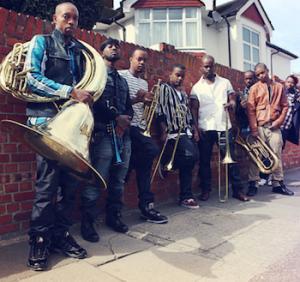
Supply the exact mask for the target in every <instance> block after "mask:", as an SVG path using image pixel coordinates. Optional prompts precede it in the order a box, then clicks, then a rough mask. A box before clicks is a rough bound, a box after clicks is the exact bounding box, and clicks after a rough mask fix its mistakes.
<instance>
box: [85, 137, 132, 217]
mask: <svg viewBox="0 0 300 282" xmlns="http://www.w3.org/2000/svg"><path fill="white" fill-rule="evenodd" d="M130 154H131V141H130V138H129V134H125V135H124V136H123V138H122V151H121V152H120V155H121V159H122V161H123V162H122V164H119V165H115V149H114V147H113V144H112V137H111V135H109V134H108V133H106V132H99V133H98V134H97V136H95V137H94V141H93V143H92V145H91V161H92V165H93V166H94V167H95V169H96V170H97V171H98V172H99V173H100V174H101V175H102V177H103V178H104V180H105V181H106V183H107V190H108V195H107V200H106V212H107V214H109V213H111V214H112V213H115V212H118V211H120V210H121V208H122V206H123V202H122V197H123V190H124V182H125V181H124V180H125V177H126V174H127V170H128V167H129V160H130ZM99 196H100V190H99V187H96V186H92V185H89V186H87V187H85V188H84V189H83V190H82V192H81V209H82V214H83V216H86V217H89V218H90V219H92V220H95V219H96V217H97V216H98V208H97V200H98V199H99Z"/></svg>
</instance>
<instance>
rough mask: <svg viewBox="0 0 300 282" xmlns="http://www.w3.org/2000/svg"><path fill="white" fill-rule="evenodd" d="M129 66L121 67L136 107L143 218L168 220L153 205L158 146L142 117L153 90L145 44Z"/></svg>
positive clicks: (135, 155) (135, 153)
mask: <svg viewBox="0 0 300 282" xmlns="http://www.w3.org/2000/svg"><path fill="white" fill-rule="evenodd" d="M129 60H130V68H129V69H128V70H122V71H119V73H120V74H121V76H123V77H124V78H125V79H126V81H127V83H128V86H129V93H130V98H131V102H132V108H133V111H134V115H133V119H132V121H131V128H130V137H131V142H132V156H131V163H132V166H133V168H134V169H135V171H136V182H137V187H138V197H139V209H140V211H141V218H142V219H144V220H146V221H148V222H152V223H166V222H168V219H167V217H166V216H164V215H162V214H161V213H160V212H159V211H157V210H155V209H154V194H153V192H152V191H151V183H150V175H151V168H152V164H153V160H154V158H155V157H156V155H157V154H158V148H157V145H156V144H155V142H154V141H153V139H152V138H151V137H147V136H144V135H143V134H142V133H143V131H144V130H145V127H146V123H145V120H144V118H143V113H144V105H145V104H147V105H149V104H151V102H152V99H153V93H150V92H148V83H147V81H146V80H144V79H142V78H141V76H142V74H143V73H144V70H145V63H146V61H147V52H146V50H145V49H143V48H137V49H135V50H134V51H133V52H132V54H131V56H130V59H129Z"/></svg>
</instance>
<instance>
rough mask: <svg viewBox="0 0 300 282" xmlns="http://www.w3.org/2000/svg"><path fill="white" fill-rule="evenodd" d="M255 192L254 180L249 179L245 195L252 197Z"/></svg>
mask: <svg viewBox="0 0 300 282" xmlns="http://www.w3.org/2000/svg"><path fill="white" fill-rule="evenodd" d="M256 193H257V187H256V186H255V181H249V186H248V192H247V196H249V197H253V196H255V195H256Z"/></svg>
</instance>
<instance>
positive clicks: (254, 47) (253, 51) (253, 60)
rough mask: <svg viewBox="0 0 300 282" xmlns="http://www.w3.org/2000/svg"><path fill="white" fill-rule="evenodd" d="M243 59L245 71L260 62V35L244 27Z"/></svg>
mask: <svg viewBox="0 0 300 282" xmlns="http://www.w3.org/2000/svg"><path fill="white" fill-rule="evenodd" d="M243 58H244V70H245V71H247V70H250V69H251V70H253V69H254V66H255V65H256V64H257V63H258V62H259V33H258V32H256V31H254V30H252V29H250V28H248V27H243Z"/></svg>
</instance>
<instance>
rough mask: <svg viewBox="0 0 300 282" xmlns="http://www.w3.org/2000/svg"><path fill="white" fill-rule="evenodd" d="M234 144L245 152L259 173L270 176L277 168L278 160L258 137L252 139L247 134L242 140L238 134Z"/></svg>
mask: <svg viewBox="0 0 300 282" xmlns="http://www.w3.org/2000/svg"><path fill="white" fill-rule="evenodd" d="M235 142H236V143H237V144H239V145H240V146H242V147H243V148H244V149H245V150H246V152H247V153H248V154H249V156H250V158H251V159H252V161H254V163H255V164H256V165H257V167H258V169H259V171H260V172H262V173H265V174H270V173H272V171H273V170H275V169H276V168H277V167H278V165H279V159H278V157H277V155H276V154H275V153H274V152H273V151H272V149H271V148H270V147H269V146H268V145H267V144H266V143H265V142H264V141H263V140H262V139H261V138H260V137H259V136H256V137H254V136H252V135H250V134H249V135H248V136H247V137H246V139H244V138H243V137H242V136H241V135H240V134H238V135H237V137H236V140H235Z"/></svg>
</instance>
